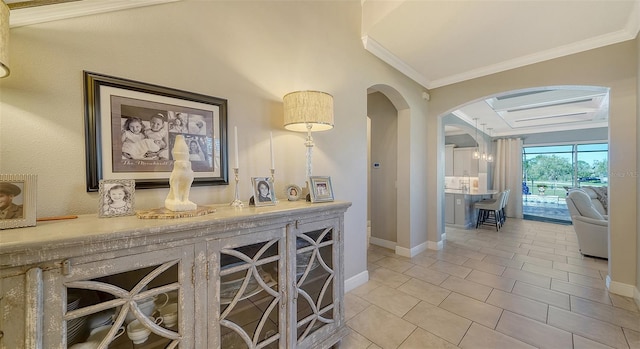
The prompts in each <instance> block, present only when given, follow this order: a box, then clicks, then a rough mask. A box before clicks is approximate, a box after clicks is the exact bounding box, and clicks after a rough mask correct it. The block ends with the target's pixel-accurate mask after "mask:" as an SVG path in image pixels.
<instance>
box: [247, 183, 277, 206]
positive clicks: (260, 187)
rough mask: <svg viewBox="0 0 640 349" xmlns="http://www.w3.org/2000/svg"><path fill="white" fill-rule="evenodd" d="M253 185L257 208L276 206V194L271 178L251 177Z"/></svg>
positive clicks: (254, 200)
mask: <svg viewBox="0 0 640 349" xmlns="http://www.w3.org/2000/svg"><path fill="white" fill-rule="evenodd" d="M251 183H252V184H253V202H254V204H255V205H256V206H268V205H275V204H276V193H275V191H274V190H273V189H274V187H273V181H272V180H271V177H251Z"/></svg>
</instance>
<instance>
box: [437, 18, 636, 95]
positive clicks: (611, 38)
mask: <svg viewBox="0 0 640 349" xmlns="http://www.w3.org/2000/svg"><path fill="white" fill-rule="evenodd" d="M637 33H638V30H637V29H635V30H632V31H629V29H628V28H625V29H623V30H619V31H617V32H613V33H610V34H606V35H600V36H597V37H594V38H591V39H587V40H583V41H578V42H574V43H572V44H569V45H565V46H561V47H558V48H554V49H551V50H547V51H542V52H538V53H534V54H531V55H527V56H523V57H519V58H515V59H512V60H508V61H504V62H501V63H498V64H493V65H489V66H486V67H482V68H478V69H473V70H470V71H467V72H464V73H462V74H456V75H451V76H448V77H445V78H442V79H437V80H433V81H431V82H430V84H429V86H426V87H427V88H436V87H441V86H446V85H451V84H455V83H457V82H462V81H466V80H471V79H475V78H479V77H482V76H487V75H491V74H495V73H500V72H503V71H507V70H510V69H515V68H520V67H524V66H527V65H531V64H535V63H540V62H544V61H548V60H551V59H556V58H560V57H564V56H568V55H572V54H575V53H580V52H584V51H589V50H593V49H597V48H600V47H604V46H608V45H613V44H617V43H620V42H623V41H628V40H633V39H635V37H636V34H637Z"/></svg>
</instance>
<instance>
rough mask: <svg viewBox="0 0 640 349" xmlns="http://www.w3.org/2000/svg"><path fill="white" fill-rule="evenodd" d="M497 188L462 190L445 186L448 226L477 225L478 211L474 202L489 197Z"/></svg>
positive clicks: (464, 226)
mask: <svg viewBox="0 0 640 349" xmlns="http://www.w3.org/2000/svg"><path fill="white" fill-rule="evenodd" d="M497 193H498V191H497V190H478V189H475V188H473V189H471V190H462V189H451V188H445V190H444V197H445V224H446V225H447V226H451V227H456V228H463V229H471V228H473V227H475V226H476V220H477V218H478V213H477V212H476V210H475V209H474V208H473V204H474V203H475V202H478V201H480V200H484V199H489V198H491V196H492V195H494V194H497Z"/></svg>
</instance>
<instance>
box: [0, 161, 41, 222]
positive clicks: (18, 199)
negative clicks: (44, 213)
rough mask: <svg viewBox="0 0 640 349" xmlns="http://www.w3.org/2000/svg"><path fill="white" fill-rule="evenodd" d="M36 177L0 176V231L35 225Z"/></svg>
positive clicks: (21, 175)
mask: <svg viewBox="0 0 640 349" xmlns="http://www.w3.org/2000/svg"><path fill="white" fill-rule="evenodd" d="M36 182H37V176H36V175H34V174H0V230H1V229H9V228H22V227H32V226H34V225H36V193H37V189H38V188H37V184H36Z"/></svg>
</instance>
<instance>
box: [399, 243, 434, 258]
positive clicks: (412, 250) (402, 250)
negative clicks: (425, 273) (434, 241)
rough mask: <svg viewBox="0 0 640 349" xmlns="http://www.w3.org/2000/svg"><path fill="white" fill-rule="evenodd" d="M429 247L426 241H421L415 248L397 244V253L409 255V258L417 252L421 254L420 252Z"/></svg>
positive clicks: (404, 255) (403, 255)
mask: <svg viewBox="0 0 640 349" xmlns="http://www.w3.org/2000/svg"><path fill="white" fill-rule="evenodd" d="M427 248H428V245H427V243H426V242H423V243H421V244H420V245H418V246H415V247H413V248H410V249H409V248H406V247H400V246H396V254H397V255H399V256H402V257H407V258H411V257H413V256H415V255H417V254H419V253H420V252H424V251H426V250H427Z"/></svg>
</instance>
